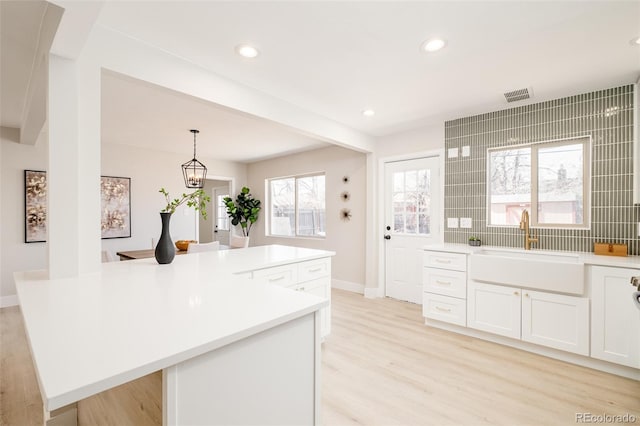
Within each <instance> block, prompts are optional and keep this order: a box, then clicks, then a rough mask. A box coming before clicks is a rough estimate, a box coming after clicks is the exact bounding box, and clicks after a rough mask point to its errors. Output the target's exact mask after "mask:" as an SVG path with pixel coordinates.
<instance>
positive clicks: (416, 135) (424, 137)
mask: <svg viewBox="0 0 640 426" xmlns="http://www.w3.org/2000/svg"><path fill="white" fill-rule="evenodd" d="M436 149H444V122H441V123H438V124H434V125H432V126H426V127H421V128H418V129H414V130H410V131H407V132H403V133H396V134H393V135H389V136H384V137H381V138H379V139H378V141H377V142H376V148H375V155H376V157H377V158H384V157H393V156H395V155H404V154H409V153H415V152H425V151H433V150H436Z"/></svg>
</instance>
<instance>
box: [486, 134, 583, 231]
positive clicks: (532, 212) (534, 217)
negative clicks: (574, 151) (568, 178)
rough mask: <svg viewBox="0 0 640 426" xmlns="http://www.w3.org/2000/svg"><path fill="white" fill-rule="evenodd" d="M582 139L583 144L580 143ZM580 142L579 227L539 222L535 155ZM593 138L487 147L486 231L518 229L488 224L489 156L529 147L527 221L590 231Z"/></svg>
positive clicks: (547, 226)
mask: <svg viewBox="0 0 640 426" xmlns="http://www.w3.org/2000/svg"><path fill="white" fill-rule="evenodd" d="M580 140H582V141H580ZM579 143H581V144H582V145H583V151H582V152H583V156H582V173H583V185H582V199H583V212H582V214H583V223H581V224H575V225H574V224H568V223H540V222H539V221H538V172H539V170H538V152H539V150H540V149H541V148H548V147H559V146H565V145H577V144H579ZM592 147H593V143H592V137H591V135H582V136H573V137H570V138H562V139H551V140H545V141H540V142H533V143H527V144H518V145H507V146H500V147H494V148H487V151H486V152H487V154H486V155H487V158H486V177H485V183H486V196H485V201H486V217H487V227H488V228H517V227H518V225H501V224H497V225H494V224H492V223H491V153H492V152H496V151H507V150H514V149H522V148H529V149H530V150H531V191H530V192H531V196H530V200H529V203H530V204H531V208H530V209H529V220H530V226H531V227H532V228H539V229H580V230H590V229H591V176H592V170H591V168H592V163H591V156H592V152H591V150H592Z"/></svg>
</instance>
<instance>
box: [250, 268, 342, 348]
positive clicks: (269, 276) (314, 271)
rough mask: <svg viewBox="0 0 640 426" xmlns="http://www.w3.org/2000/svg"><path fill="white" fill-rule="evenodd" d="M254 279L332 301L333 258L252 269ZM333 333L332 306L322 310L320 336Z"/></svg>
mask: <svg viewBox="0 0 640 426" xmlns="http://www.w3.org/2000/svg"><path fill="white" fill-rule="evenodd" d="M252 272H253V273H252V277H253V279H254V280H263V281H264V282H266V283H269V284H273V285H279V286H282V287H286V288H290V289H291V290H295V291H304V292H306V293H310V294H314V295H316V296H319V297H323V298H325V299H328V300H329V301H331V258H328V257H327V258H322V259H316V260H309V261H305V262H299V263H292V264H288V265H282V266H274V267H272V268H265V269H258V270H255V271H252ZM329 333H331V306H327V307H326V308H322V309H321V310H320V337H321V338H325V337H326V336H328V335H329Z"/></svg>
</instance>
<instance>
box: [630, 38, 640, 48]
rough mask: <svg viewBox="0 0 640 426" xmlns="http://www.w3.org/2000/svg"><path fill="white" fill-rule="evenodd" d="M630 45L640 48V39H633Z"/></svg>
mask: <svg viewBox="0 0 640 426" xmlns="http://www.w3.org/2000/svg"><path fill="white" fill-rule="evenodd" d="M629 43H631V44H632V45H634V46H640V37H636V38H633V39H631V41H630V42H629Z"/></svg>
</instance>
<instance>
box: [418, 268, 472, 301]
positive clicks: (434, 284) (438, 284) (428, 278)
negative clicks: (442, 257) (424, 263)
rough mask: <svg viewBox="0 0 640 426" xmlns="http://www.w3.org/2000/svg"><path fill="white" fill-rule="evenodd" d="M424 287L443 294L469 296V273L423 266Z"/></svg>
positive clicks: (425, 289)
mask: <svg viewBox="0 0 640 426" xmlns="http://www.w3.org/2000/svg"><path fill="white" fill-rule="evenodd" d="M422 284H423V286H422V289H423V290H424V291H426V292H429V293H435V294H440V295H442V296H451V297H457V298H459V299H466V298H467V273H466V272H462V271H449V270H447V269H436V268H423V271H422Z"/></svg>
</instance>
